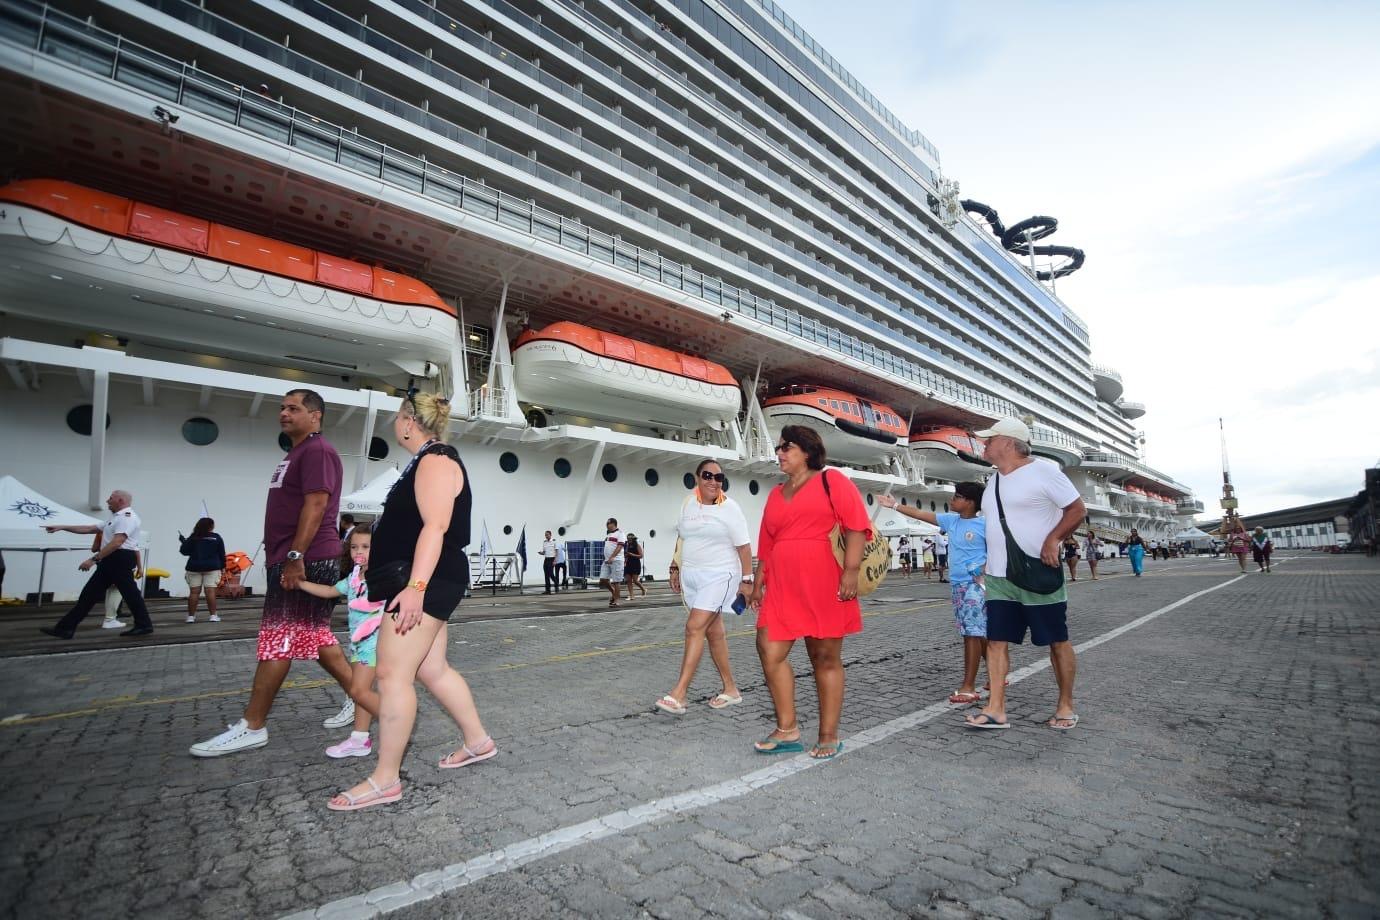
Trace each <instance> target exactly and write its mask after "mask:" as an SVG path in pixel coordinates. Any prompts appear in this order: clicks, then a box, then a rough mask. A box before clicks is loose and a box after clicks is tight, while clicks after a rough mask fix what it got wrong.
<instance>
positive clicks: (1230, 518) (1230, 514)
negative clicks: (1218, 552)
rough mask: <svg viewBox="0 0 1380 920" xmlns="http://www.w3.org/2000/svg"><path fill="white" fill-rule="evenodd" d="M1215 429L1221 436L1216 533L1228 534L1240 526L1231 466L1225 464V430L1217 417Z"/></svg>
mask: <svg viewBox="0 0 1380 920" xmlns="http://www.w3.org/2000/svg"><path fill="white" fill-rule="evenodd" d="M1217 429H1218V431H1219V432H1221V435H1222V501H1221V505H1222V526H1221V527H1219V528H1218V532H1220V533H1223V534H1229V533H1232V532H1233V531H1235V530H1237V529H1238V528H1240V526H1241V516H1240V515H1238V514H1237V513H1236V505H1237V501H1236V489H1235V488H1233V487H1232V484H1231V464H1230V463H1228V462H1227V429H1226V426H1225V425H1223V424H1222V419H1221V417H1220V416H1219V417H1218V419H1217Z"/></svg>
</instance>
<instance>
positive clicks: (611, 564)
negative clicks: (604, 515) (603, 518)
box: [599, 518, 628, 607]
mask: <svg viewBox="0 0 1380 920" xmlns="http://www.w3.org/2000/svg"><path fill="white" fill-rule="evenodd" d="M604 526H605V527H606V528H607V529H608V533H607V534H605V536H604V564H603V565H602V566H600V567H599V587H601V588H608V589H609V606H610V607H617V606H618V600H619V596H620V595H619V585H621V584H622V583H623V544H625V543H627V542H628V541H627V538H626V537H624V536H623V531H621V530H619V529H618V519H617V518H609V519H608V521H607V522H605V524H604Z"/></svg>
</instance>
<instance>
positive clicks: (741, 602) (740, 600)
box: [730, 592, 747, 616]
mask: <svg viewBox="0 0 1380 920" xmlns="http://www.w3.org/2000/svg"><path fill="white" fill-rule="evenodd" d="M730 609H731V610H732V611H733V612H734V613H736V614H738V615H739V616H742V615H743V611H744V610H746V609H747V598H746V597H745V596H743V594H742V593H741V592H739V594H738V596H737V597H735V598H734V599H733V606H732V607H731V608H730Z"/></svg>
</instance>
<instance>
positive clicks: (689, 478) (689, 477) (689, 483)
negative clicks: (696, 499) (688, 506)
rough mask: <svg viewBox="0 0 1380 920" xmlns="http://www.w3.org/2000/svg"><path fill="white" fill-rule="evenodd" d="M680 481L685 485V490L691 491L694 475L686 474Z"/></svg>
mask: <svg viewBox="0 0 1380 920" xmlns="http://www.w3.org/2000/svg"><path fill="white" fill-rule="evenodd" d="M682 481H683V482H684V483H685V487H686V488H687V489H693V488H694V487H695V474H694V473H686V474H685V479H684V480H682Z"/></svg>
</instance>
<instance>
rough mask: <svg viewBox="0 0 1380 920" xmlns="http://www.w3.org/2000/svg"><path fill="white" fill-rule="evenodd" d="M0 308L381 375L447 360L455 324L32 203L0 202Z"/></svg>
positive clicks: (217, 350)
mask: <svg viewBox="0 0 1380 920" xmlns="http://www.w3.org/2000/svg"><path fill="white" fill-rule="evenodd" d="M0 265H3V266H4V267H5V270H4V271H3V272H0V311H3V312H6V313H13V314H16V315H20V316H28V317H31V318H34V319H39V320H45V321H48V322H57V323H62V324H63V325H66V326H72V327H76V328H78V329H81V330H84V331H86V332H95V333H107V334H110V335H115V336H139V337H143V338H147V339H151V340H159V341H163V342H167V343H170V344H173V345H176V346H178V347H186V346H192V347H193V348H194V349H196V350H201V351H206V352H208V353H210V354H221V355H235V356H248V357H254V358H269V359H272V360H274V361H275V362H277V363H295V364H298V365H301V366H306V367H315V368H316V369H318V370H323V371H324V370H329V369H339V370H341V371H348V372H350V373H361V374H367V375H374V376H379V377H383V378H405V377H407V376H431V375H434V374H436V373H437V370H438V368H440V367H443V366H448V365H449V364H450V363H451V360H452V353H453V351H452V349H453V347H454V345H455V337H456V334H457V326H456V322H455V320H454V319H453V318H451V317H449V316H446V315H445V314H443V313H441V312H440V311H438V310H436V309H432V308H427V307H420V306H408V305H405V304H393V303H384V302H382V301H379V300H376V299H374V298H372V297H368V296H364V295H359V294H352V293H349V292H346V291H339V290H333V289H329V288H325V287H320V286H317V285H314V284H309V283H306V282H303V281H297V280H294V279H291V278H283V277H280V276H277V275H270V274H266V273H264V272H261V271H256V270H254V269H252V268H246V267H242V266H236V265H228V264H226V263H224V262H218V261H215V260H213V259H206V258H202V257H198V256H192V255H190V254H188V253H184V252H178V251H176V250H172V249H166V248H163V247H158V246H150V245H148V244H147V243H141V242H138V241H136V240H131V239H124V238H120V237H113V236H110V235H108V234H105V233H101V232H99V231H96V230H92V229H90V228H88V227H83V226H81V225H79V224H74V223H70V222H68V221H65V220H62V219H61V218H58V217H54V216H53V215H51V214H47V213H45V212H43V211H39V210H36V209H34V208H28V207H24V206H23V205H15V204H9V203H7V204H6V205H5V206H4V207H3V209H0Z"/></svg>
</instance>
